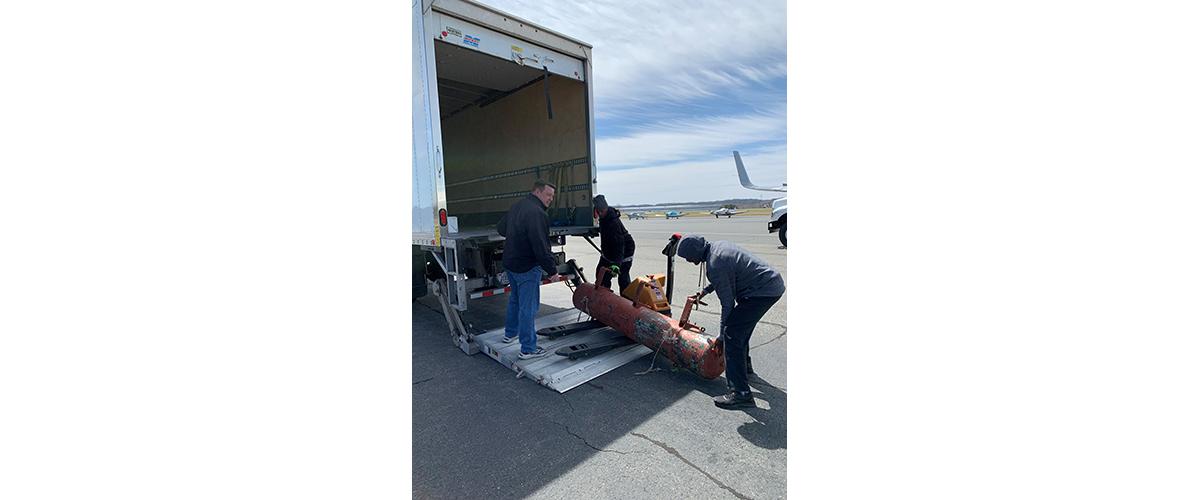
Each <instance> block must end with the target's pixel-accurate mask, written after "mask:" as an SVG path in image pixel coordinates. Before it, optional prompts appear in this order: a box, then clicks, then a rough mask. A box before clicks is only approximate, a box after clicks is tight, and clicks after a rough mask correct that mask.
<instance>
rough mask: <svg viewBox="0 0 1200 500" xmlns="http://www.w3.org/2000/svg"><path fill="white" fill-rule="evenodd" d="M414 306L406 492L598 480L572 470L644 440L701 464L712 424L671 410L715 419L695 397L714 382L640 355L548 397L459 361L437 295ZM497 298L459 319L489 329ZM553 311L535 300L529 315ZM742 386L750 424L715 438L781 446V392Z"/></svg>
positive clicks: (498, 372) (630, 450) (485, 362)
mask: <svg viewBox="0 0 1200 500" xmlns="http://www.w3.org/2000/svg"><path fill="white" fill-rule="evenodd" d="M417 303H419V304H420V306H417V307H414V308H413V333H412V340H413V342H412V345H413V355H412V363H413V387H412V389H413V392H412V403H413V406H412V416H413V442H412V468H413V495H414V497H415V498H476V497H481V496H487V497H492V498H522V497H526V496H529V495H532V494H534V493H536V492H538V491H539V490H541V489H542V488H544V487H545V486H547V485H548V484H550V483H551V482H553V481H555V480H558V479H560V478H564V477H565V478H564V480H568V481H572V482H574V481H582V483H581V486H582V485H584V484H598V483H595V481H601V479H600V478H595V477H590V476H585V477H582V478H580V477H578V476H579V475H581V474H586V473H581V472H578V471H576V468H577V467H578V466H580V465H581V464H583V463H585V462H588V461H590V460H594V459H608V457H613V458H615V459H618V460H621V459H623V458H622V456H623V455H630V454H635V453H636V454H645V453H651V451H648V450H655V449H657V448H654V445H653V444H650V443H649V441H652V440H654V441H660V442H656V443H655V444H658V445H659V446H664V445H666V446H670V447H671V449H672V452H674V450H675V449H678V450H680V451H681V452H682V453H684V454H685V455H686V456H691V457H692V458H693V460H695V461H697V462H700V466H703V465H704V464H703V461H702V460H701V459H699V458H697V456H698V455H699V454H700V453H699V452H698V451H696V449H695V447H696V446H697V443H703V442H704V440H705V439H707V434H709V433H710V432H713V428H712V427H711V425H710V424H711V421H710V419H709V418H708V416H706V415H707V414H705V415H697V414H696V410H690V406H689V409H680V407H678V406H677V405H678V404H680V403H681V400H684V399H687V400H688V401H687V402H685V403H684V404H686V405H698V407H701V408H704V410H703V411H704V412H707V411H711V412H713V413H712V415H711V416H713V417H718V416H721V415H719V412H723V411H726V410H720V409H718V408H716V407H715V406H713V405H712V403H711V402H709V401H706V399H707V397H712V396H716V395H719V394H722V393H724V391H725V379H724V378H723V377H719V378H717V379H715V380H703V379H701V378H699V377H696V376H695V375H693V374H691V373H688V372H686V371H682V370H680V371H675V370H672V369H671V368H670V366H669V362H667V361H666V360H664V359H663V358H661V357H659V358H657V359H656V360H654V365H655V367H658V368H660V370H655V371H648V368H650V365H651V361H652V356H645V357H643V358H639V359H637V360H635V361H634V362H632V363H630V364H627V365H625V366H622V367H620V368H618V369H616V370H614V371H612V372H610V373H608V374H606V375H604V376H601V377H599V378H597V379H595V380H593V381H591V382H588V383H586V384H584V385H582V386H580V387H577V388H575V389H572V390H570V391H568V392H567V393H565V394H559V393H557V392H555V391H553V390H551V389H548V388H545V387H542V386H539V385H537V384H536V383H534V382H533V381H530V380H515V374H514V373H513V372H512V371H511V370H509V369H507V368H505V367H504V366H502V365H500V364H499V363H496V362H495V361H493V360H491V359H489V358H487V357H486V356H484V355H482V354H480V355H476V356H472V357H467V356H465V355H464V354H463V352H462V351H460V350H458V349H457V348H456V347H454V346H453V345H451V343H450V340H449V334H448V330H447V327H446V325H445V319H444V317H443V316H442V314H441V312H440V309H438V305H437V302H436V301H435V300H432V299H431V298H429V297H426V298H424V299H421V300H419V301H417ZM505 305H506V299H505V298H504V297H495V298H491V299H485V300H480V301H475V302H472V305H471V307H472V310H471V311H469V312H468V313H466V314H465V315H464V316H466V319H467V320H468V321H470V322H473V324H474V327H475V328H477V329H480V330H488V329H492V328H498V327H501V326H503V317H504V314H503V312H504V307H505ZM422 306H423V307H422ZM563 310H566V308H560V307H553V306H549V305H546V304H543V305H542V306H541V309H540V310H539V313H538V314H539V315H546V314H553V313H556V312H559V311H563ZM751 386H752V387H753V388H754V389H755V392H756V396H757V397H759V398H760V401H759V408H752V409H747V410H743V411H744V413H745V414H747V415H749V416H750V417H751V418H753V422H749V423H740V422H738V423H735V424H730V423H728V419H724V418H722V419H720V420H721V421H722V422H725V424H724V425H728V427H727V428H724V429H725V430H720V429H717V432H722V433H723V435H724V437H723V438H722V439H730V438H732V439H734V440H738V439H741V440H744V441H746V442H749V443H751V444H752V445H754V446H756V447H758V448H763V449H767V450H777V449H782V448H786V446H787V439H786V418H787V413H786V411H787V402H786V398H787V394H786V392H784V391H782V390H780V389H778V388H777V387H775V386H774V385H772V384H770V383H769V382H767V381H764V380H762V379H759V378H757V377H752V378H751ZM673 407H674V408H673ZM738 425H740V427H739V426H738ZM735 428H736V432H737V435H734V434H733V431H734V430H735ZM631 433H632V435H633V436H635V437H630V436H631ZM647 434H648V435H649V436H646V435H647ZM739 436H740V438H739ZM643 439H644V440H645V441H642V440H643ZM664 449H665V448H664ZM658 453H662V451H658ZM639 459H641V460H647V458H639ZM729 479H736V478H727V479H726V480H727V481H728V480H729ZM585 496H586V495H585Z"/></svg>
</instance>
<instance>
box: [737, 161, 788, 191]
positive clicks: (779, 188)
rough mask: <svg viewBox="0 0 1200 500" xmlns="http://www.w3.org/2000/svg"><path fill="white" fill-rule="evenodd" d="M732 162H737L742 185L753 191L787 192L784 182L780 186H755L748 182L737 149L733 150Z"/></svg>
mask: <svg viewBox="0 0 1200 500" xmlns="http://www.w3.org/2000/svg"><path fill="white" fill-rule="evenodd" d="M733 162H734V163H735V164H737V172H738V180H739V181H741V183H742V187H744V188H746V189H753V190H755V191H778V192H783V193H786V192H787V184H786V183H785V184H783V185H781V186H755V185H754V183H752V182H750V175H748V174H747V173H746V166H745V165H743V164H742V155H740V154H738V152H737V151H734V152H733Z"/></svg>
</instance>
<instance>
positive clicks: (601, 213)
mask: <svg viewBox="0 0 1200 500" xmlns="http://www.w3.org/2000/svg"><path fill="white" fill-rule="evenodd" d="M592 205H593V206H594V207H595V209H596V217H597V218H599V219H600V262H599V263H598V264H596V283H598V284H599V285H600V286H602V287H604V288H609V289H611V288H612V276H613V274H614V271H613V267H616V268H617V269H616V272H615V274H618V276H617V286H618V287H619V288H617V294H618V295H620V294H621V292H624V291H625V288H626V287H628V286H629V282H630V281H632V280H631V279H630V278H629V269H630V268H631V267H633V249H634V248H633V247H634V245H633V236H630V234H629V231H626V230H625V224H622V223H621V211H620V210H617V209H615V208H612V207H610V206H608V201H607V200H605V199H604V195H602V194H601V195H596V197H595V198H592Z"/></svg>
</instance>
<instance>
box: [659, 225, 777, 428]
mask: <svg viewBox="0 0 1200 500" xmlns="http://www.w3.org/2000/svg"><path fill="white" fill-rule="evenodd" d="M676 255H678V256H679V257H682V258H683V259H684V260H687V261H688V262H691V263H692V264H697V265H699V264H700V263H704V265H705V266H706V267H707V272H708V281H709V284H708V286H707V287H705V288H704V290H703V291H701V292H700V293H699V294H698V295H697V298H702V297H704V296H705V295H707V294H709V293H712V292H713V291H716V292H717V298H718V299H720V301H721V334H720V337H718V338H719V339H721V340H722V341H723V342H724V343H725V380H726V381H727V382H728V383H729V393H728V394H724V395H721V396H717V397H715V398H713V403H715V404H716V405H717V406H719V407H721V408H727V409H734V408H750V407H754V406H756V405H755V404H754V395H753V394H752V393H751V392H750V384H749V382H748V379H749V373H748V372H749V369H748V365H749V361H750V335H752V334H753V333H754V327H755V326H756V325H758V321H759V320H761V319H762V317H763V315H765V314H766V313H767V310H769V309H771V306H773V305H775V303H776V302H779V299H780V297H782V296H783V292H784V290H785V288H786V287H785V286H784V282H783V276H781V275H780V274H779V272H778V271H776V270H774V269H772V268H771V266H769V265H767V263H766V262H764V261H763V260H762V259H760V258H758V256H756V255H754V254H752V253H750V252H748V251H746V250H745V249H743V248H742V247H739V246H737V245H734V244H733V243H730V242H728V241H712V242H709V241H705V240H704V237H703V236H699V235H694V234H689V235H687V236H684V237H683V239H681V240H679V247H678V250H677V252H676Z"/></svg>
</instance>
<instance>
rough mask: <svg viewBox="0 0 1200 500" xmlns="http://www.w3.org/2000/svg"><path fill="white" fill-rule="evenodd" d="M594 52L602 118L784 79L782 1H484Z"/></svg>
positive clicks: (783, 10)
mask: <svg viewBox="0 0 1200 500" xmlns="http://www.w3.org/2000/svg"><path fill="white" fill-rule="evenodd" d="M483 1H484V2H485V3H487V4H489V5H492V6H494V7H496V8H498V9H500V10H503V11H506V12H509V13H511V14H513V15H515V16H517V17H522V18H525V19H528V20H530V21H532V22H534V23H537V24H541V25H543V26H545V27H546V28H549V29H552V30H555V31H558V32H560V33H563V34H566V35H568V36H571V37H574V38H577V39H580V40H583V41H585V42H588V43H590V44H592V45H593V47H594V49H593V57H594V66H593V67H594V70H595V71H594V72H595V81H594V82H593V87H594V89H595V92H596V101H597V110H596V111H597V114H598V115H600V116H608V115H611V114H613V113H618V112H620V111H621V110H624V109H629V108H633V107H637V106H643V105H646V104H654V103H662V102H664V101H665V102H679V101H683V100H687V99H694V98H698V97H705V96H713V95H716V94H718V93H721V92H722V91H723V90H728V89H731V88H737V87H741V86H744V85H746V84H748V83H750V82H762V81H764V80H766V79H769V78H773V77H780V76H784V75H785V74H786V45H787V44H786V36H787V16H786V15H785V8H786V5H785V3H784V1H783V0H754V1H750V2H730V1H728V0H693V1H688V2H679V1H677V0H645V1H638V2H631V1H628V0H588V1H580V2H563V1H557V0H555V1H545V0H483Z"/></svg>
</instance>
